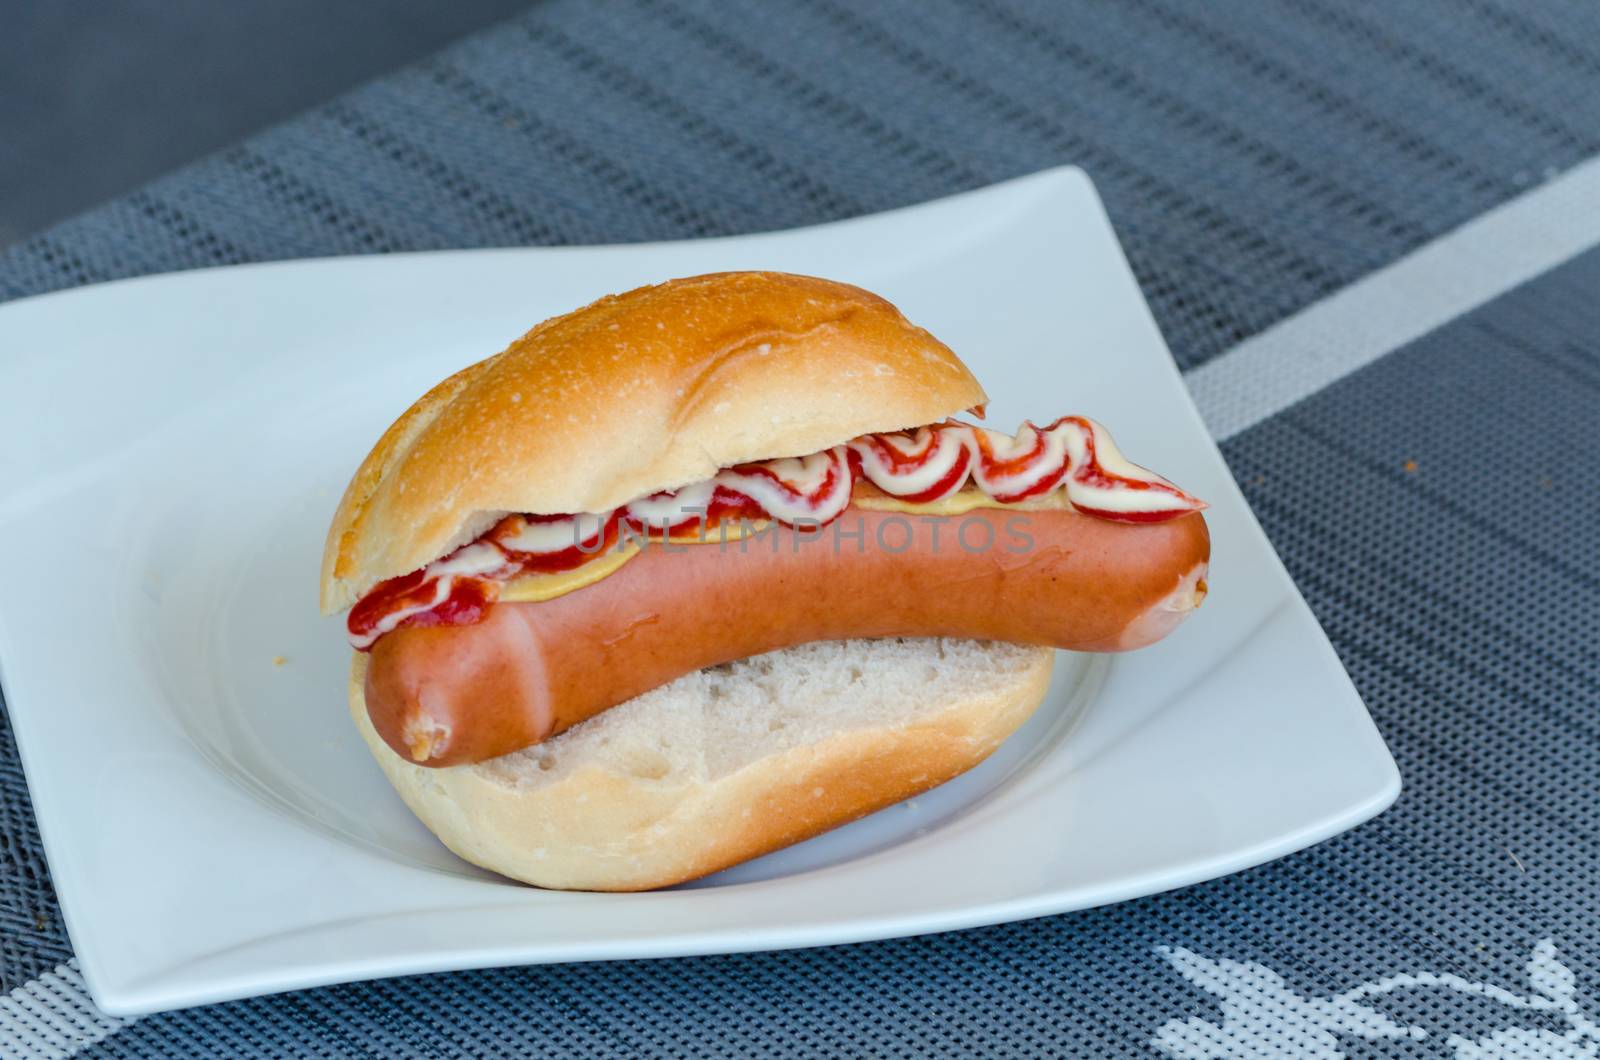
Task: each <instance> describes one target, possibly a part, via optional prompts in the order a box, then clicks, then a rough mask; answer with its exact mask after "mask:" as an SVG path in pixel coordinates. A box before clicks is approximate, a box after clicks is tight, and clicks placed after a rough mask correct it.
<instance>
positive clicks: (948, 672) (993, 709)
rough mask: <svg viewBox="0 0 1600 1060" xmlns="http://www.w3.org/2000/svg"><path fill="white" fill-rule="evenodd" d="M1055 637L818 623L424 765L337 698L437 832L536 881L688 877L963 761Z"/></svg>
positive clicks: (1009, 726) (794, 838)
mask: <svg viewBox="0 0 1600 1060" xmlns="http://www.w3.org/2000/svg"><path fill="white" fill-rule="evenodd" d="M1054 657H1055V652H1053V651H1052V650H1050V649H1048V648H1030V647H1023V646H1019V645H1013V644H1002V643H996V642H988V641H971V640H950V639H931V640H900V639H889V640H847V641H820V642H816V643H812V644H806V645H802V646H800V647H796V648H788V649H785V650H783V651H777V652H772V653H770V654H768V655H761V656H756V657H755V658H751V659H745V660H742V661H740V662H735V663H730V664H727V665H724V666H717V667H712V668H710V669H706V670H700V671H697V672H695V673H692V674H689V675H688V676H686V677H682V678H679V679H678V680H676V681H673V682H672V683H671V684H668V685H663V686H662V687H660V688H657V689H654V690H653V691H650V692H647V693H645V694H644V695H642V696H638V697H637V698H635V699H632V700H629V701H628V702H626V703H623V704H622V705H620V706H617V707H613V708H612V709H611V710H608V711H606V712H605V713H603V714H601V715H599V716H597V717H595V718H592V719H590V720H589V721H586V722H584V723H583V724H581V725H578V726H576V727H575V728H572V729H569V730H567V731H566V732H565V733H562V734H561V735H559V736H556V737H554V738H553V739H550V740H547V741H545V742H544V743H541V744H537V745H535V746H533V747H530V748H528V749H526V750H523V751H518V752H516V753H514V754H509V755H504V756H502V757H500V758H495V759H490V760H489V761H487V762H483V763H479V764H477V765H468V766H452V767H449V768H445V769H428V768H424V767H422V766H417V765H413V764H412V763H410V762H408V761H406V760H405V759H403V758H401V757H400V756H398V755H396V754H395V753H394V752H393V751H391V750H390V749H389V747H388V746H387V745H386V744H385V743H384V742H383V740H382V739H380V738H379V736H378V735H377V733H376V732H375V731H374V730H373V728H372V723H371V722H370V721H369V720H368V717H367V709H366V704H365V703H364V701H363V699H362V685H363V678H364V675H365V669H366V665H367V657H366V656H365V655H359V654H358V655H356V657H355V662H354V665H353V667H352V670H351V676H350V713H351V715H352V716H353V717H354V719H355V723H356V725H357V727H359V728H360V730H361V734H362V736H363V737H364V738H365V739H366V742H367V745H368V746H369V747H370V748H371V750H372V754H373V755H374V757H376V758H377V760H378V763H379V764H380V765H381V766H382V767H383V771H384V772H385V773H386V774H388V777H389V780H390V781H391V782H392V783H393V784H394V787H395V789H396V790H397V791H399V793H400V795H401V797H402V798H404V799H405V801H406V804H407V805H408V806H410V807H411V810H412V811H413V812H414V813H415V814H416V815H417V816H418V817H419V818H420V819H421V820H422V822H423V823H424V824H426V825H427V826H428V827H429V828H430V829H432V830H433V831H434V832H435V833H436V834H437V835H438V836H439V838H440V839H442V840H443V841H444V843H445V845H446V846H448V847H449V848H450V849H451V850H453V851H455V852H456V853H457V854H459V855H460V856H461V857H463V858H465V859H466V860H468V861H470V862H473V863H474V864H477V865H481V866H483V867H484V868H487V869H492V870H493V871H495V872H498V873H501V874H503V875H506V876H510V877H512V878H514V879H518V880H522V881H524V882H526V883H531V884H534V885H536V886H540V887H552V888H561V889H567V890H595V891H632V890H645V889H649V888H654V887H664V886H668V885H670V884H674V883H681V882H683V881H685V880H692V879H695V878H696V877H699V876H704V875H706V874H708V873H712V872H716V871H718V870H719V869H723V868H726V867H728V866H730V865H734V864H737V863H738V862H741V861H744V860H746V859H749V858H753V857H756V856H758V855H761V854H765V853H767V852H769V851H772V850H777V849H779V848H780V847H784V846H788V845H789V844H791V843H796V842H799V841H800V840H802V839H806V838H809V837H810V836H813V835H816V834H818V833H819V832H822V831H825V830H827V829H829V828H833V827H835V826H837V825H841V824H844V823H846V822H848V821H852V820H854V819H856V818H858V817H861V816H863V815H865V814H868V813H871V812H873V811H874V810H878V809H881V808H882V807H884V806H888V805H890V804H891V803H894V802H898V801H900V800H902V799H906V798H910V797H911V796H913V795H917V794H919V793H921V792H923V791H926V790H928V789H929V788H932V787H935V786H936V785H938V784H941V783H943V782H944V781H946V780H949V779H950V778H951V777H954V776H956V775H957V774H959V773H962V772H964V771H965V770H967V769H970V768H972V767H973V766H975V765H977V764H978V763H979V762H981V761H982V760H983V759H984V758H986V757H987V756H988V755H989V753H990V752H991V751H993V750H994V749H995V748H996V747H998V746H999V745H1000V743H1001V741H1003V740H1004V739H1005V738H1006V737H1008V736H1010V735H1011V733H1012V732H1014V731H1015V730H1016V729H1017V727H1018V726H1020V725H1021V724H1022V723H1023V721H1025V720H1026V719H1027V718H1028V716H1029V715H1030V714H1031V713H1032V712H1033V710H1034V708H1035V707H1037V706H1038V704H1039V702H1040V701H1041V700H1042V699H1043V698H1044V694H1045V689H1046V687H1047V686H1048V684H1049V681H1050V670H1051V664H1052V661H1053V659H1054Z"/></svg>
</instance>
